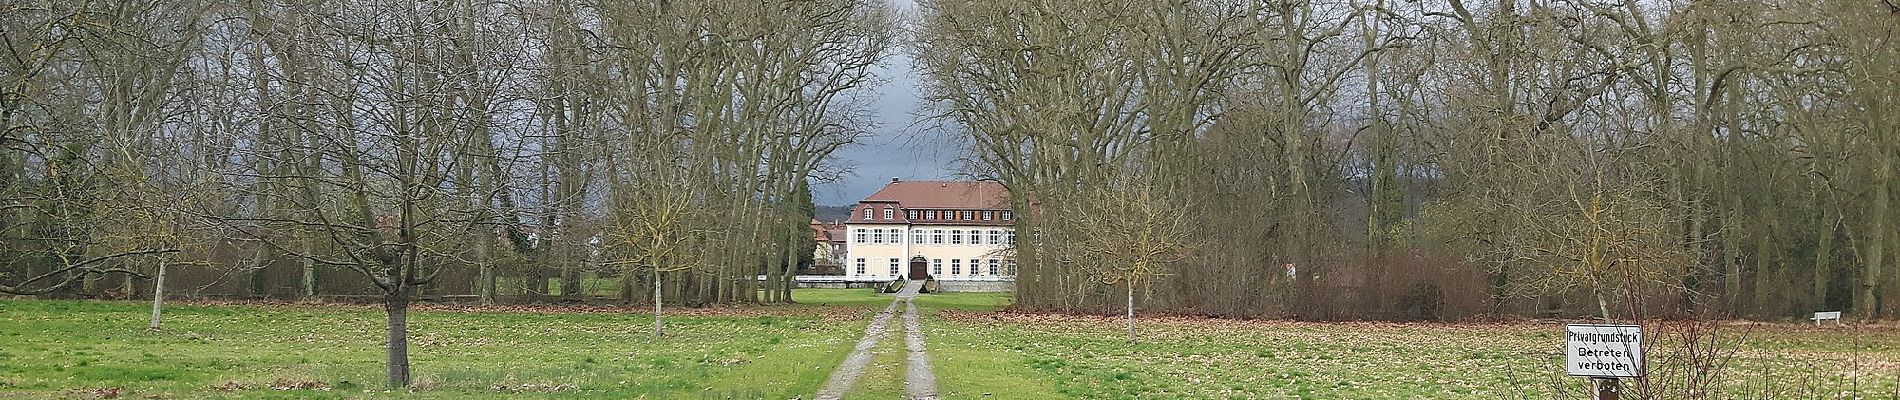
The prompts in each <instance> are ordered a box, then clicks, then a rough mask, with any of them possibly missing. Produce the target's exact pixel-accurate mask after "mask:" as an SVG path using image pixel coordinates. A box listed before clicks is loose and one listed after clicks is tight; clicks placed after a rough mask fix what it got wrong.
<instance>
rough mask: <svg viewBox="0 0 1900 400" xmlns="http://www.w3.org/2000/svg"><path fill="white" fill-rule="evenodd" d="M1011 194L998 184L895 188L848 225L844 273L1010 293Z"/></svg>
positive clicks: (863, 206)
mask: <svg viewBox="0 0 1900 400" xmlns="http://www.w3.org/2000/svg"><path fill="white" fill-rule="evenodd" d="M1015 222H1016V215H1015V214H1014V213H1013V212H1011V211H1010V207H1009V190H1008V189H1006V188H1004V187H1003V184H1001V183H997V182H995V181H903V180H899V179H897V178H891V183H890V184H887V185H884V188H883V189H880V190H878V191H877V193H873V194H871V196H870V197H867V198H865V199H864V200H862V201H859V202H858V204H857V205H856V206H854V207H852V209H851V219H849V220H846V221H845V229H846V231H847V233H846V240H847V241H848V245H847V246H845V249H846V256H845V265H844V267H845V268H844V270H845V276H846V277H848V278H851V280H854V281H860V280H897V279H925V278H934V279H936V280H937V281H938V282H940V283H941V284H942V286H943V287H944V290H968V291H994V290H1009V288H1011V286H1012V285H1010V284H1011V283H1013V282H1015V280H1016V279H1015V278H1016V260H1015V258H1014V254H1013V251H1012V249H1013V248H1014V245H1013V243H1015V242H1016V231H1015V229H1014V228H1013V224H1014V223H1015Z"/></svg>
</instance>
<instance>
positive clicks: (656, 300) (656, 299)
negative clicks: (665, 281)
mask: <svg viewBox="0 0 1900 400" xmlns="http://www.w3.org/2000/svg"><path fill="white" fill-rule="evenodd" d="M660 304H661V303H660V268H659V267H658V266H655V267H654V268H653V337H655V338H662V337H666V330H665V329H664V327H663V326H661V325H660V322H661V321H660Z"/></svg>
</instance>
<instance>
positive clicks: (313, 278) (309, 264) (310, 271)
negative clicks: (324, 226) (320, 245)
mask: <svg viewBox="0 0 1900 400" xmlns="http://www.w3.org/2000/svg"><path fill="white" fill-rule="evenodd" d="M315 241H316V240H315V239H311V238H308V237H305V238H303V240H300V242H302V243H301V244H302V245H303V254H304V255H305V256H304V257H303V297H304V298H305V299H314V298H316V297H317V290H318V289H319V287H318V286H317V261H316V260H313V259H311V258H310V257H309V255H310V254H314V253H313V251H315V250H316V246H315Z"/></svg>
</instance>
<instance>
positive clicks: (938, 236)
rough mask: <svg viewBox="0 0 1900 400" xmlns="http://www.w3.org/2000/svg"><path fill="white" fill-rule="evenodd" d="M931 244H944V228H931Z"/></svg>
mask: <svg viewBox="0 0 1900 400" xmlns="http://www.w3.org/2000/svg"><path fill="white" fill-rule="evenodd" d="M930 244H943V230H942V229H932V230H930Z"/></svg>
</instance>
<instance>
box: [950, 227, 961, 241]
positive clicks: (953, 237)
mask: <svg viewBox="0 0 1900 400" xmlns="http://www.w3.org/2000/svg"><path fill="white" fill-rule="evenodd" d="M950 244H963V231H959V230H952V231H950Z"/></svg>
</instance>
